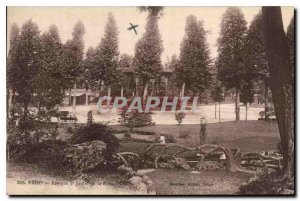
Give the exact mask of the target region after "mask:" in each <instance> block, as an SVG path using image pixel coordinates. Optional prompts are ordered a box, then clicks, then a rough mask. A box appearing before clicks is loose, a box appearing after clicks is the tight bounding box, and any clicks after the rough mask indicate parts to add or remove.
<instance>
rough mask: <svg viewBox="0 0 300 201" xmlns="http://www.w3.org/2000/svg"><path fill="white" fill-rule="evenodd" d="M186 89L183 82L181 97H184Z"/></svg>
mask: <svg viewBox="0 0 300 201" xmlns="http://www.w3.org/2000/svg"><path fill="white" fill-rule="evenodd" d="M184 90H185V82H184V83H182V87H181V98H182V97H184Z"/></svg>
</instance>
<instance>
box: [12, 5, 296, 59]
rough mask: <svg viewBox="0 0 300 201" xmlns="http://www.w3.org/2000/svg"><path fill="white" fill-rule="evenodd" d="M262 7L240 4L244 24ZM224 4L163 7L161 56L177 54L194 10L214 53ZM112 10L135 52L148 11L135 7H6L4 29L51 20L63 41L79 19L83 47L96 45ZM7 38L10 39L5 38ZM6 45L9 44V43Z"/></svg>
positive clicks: (126, 49) (287, 13)
mask: <svg viewBox="0 0 300 201" xmlns="http://www.w3.org/2000/svg"><path fill="white" fill-rule="evenodd" d="M260 9H261V7H241V10H242V12H243V14H244V15H245V19H246V21H247V23H248V24H247V26H248V27H249V24H250V22H251V21H252V20H253V17H254V16H255V15H256V14H257V13H258V12H259V10H260ZM225 10H226V7H165V9H164V15H163V16H162V17H161V19H160V20H159V28H160V33H161V35H162V39H163V46H164V51H163V53H162V60H163V62H165V61H166V60H167V57H169V58H171V56H172V55H173V54H177V55H179V50H180V43H181V41H182V38H183V36H184V27H185V22H186V17H187V16H188V15H190V14H193V15H195V16H196V17H197V19H198V20H203V21H204V27H205V29H206V30H207V31H208V35H207V42H208V44H209V47H210V52H211V56H212V57H213V58H215V57H216V56H217V45H216V44H217V38H218V37H219V30H220V26H219V25H220V22H221V17H222V14H223V13H224V12H225ZM109 12H112V13H113V14H114V16H115V19H116V21H117V26H118V28H119V41H120V44H119V48H120V53H121V54H123V53H127V54H129V55H134V48H135V44H136V42H137V41H138V39H139V38H140V37H141V36H142V34H143V33H144V31H145V28H144V25H145V23H146V17H147V14H146V13H145V12H144V13H143V12H140V11H139V10H138V9H137V7H8V11H7V26H8V27H7V28H8V29H7V31H8V36H9V32H10V28H11V25H12V24H13V22H15V23H17V25H18V26H19V27H21V26H22V24H23V23H24V22H25V21H27V20H28V19H30V18H31V19H32V20H33V21H34V22H36V23H37V24H38V26H39V30H40V31H41V33H43V32H44V31H46V30H48V28H49V26H50V25H51V24H55V25H56V26H57V27H58V30H59V34H60V37H61V39H62V42H63V43H65V42H66V41H67V40H68V39H71V38H72V31H73V27H74V25H75V23H76V22H77V21H78V20H79V19H80V20H81V21H82V22H83V23H84V26H85V29H86V34H85V35H84V43H85V51H86V50H87V49H88V48H89V47H96V46H97V45H98V44H99V42H100V40H101V38H102V37H103V35H104V27H105V23H106V21H107V17H108V13H109ZM293 12H294V9H293V7H282V15H283V24H284V28H285V30H286V29H287V26H288V24H289V22H290V20H291V18H292V16H293ZM129 23H132V24H134V25H135V24H138V25H139V27H138V28H137V32H138V34H137V35H135V33H134V32H133V31H128V30H127V28H128V27H129ZM8 42H9V40H8ZM8 47H9V46H8Z"/></svg>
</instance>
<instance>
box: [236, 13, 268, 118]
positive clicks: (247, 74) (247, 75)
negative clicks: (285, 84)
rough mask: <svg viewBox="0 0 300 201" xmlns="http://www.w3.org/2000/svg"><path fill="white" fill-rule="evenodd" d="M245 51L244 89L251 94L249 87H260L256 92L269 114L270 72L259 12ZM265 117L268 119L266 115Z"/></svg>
mask: <svg viewBox="0 0 300 201" xmlns="http://www.w3.org/2000/svg"><path fill="white" fill-rule="evenodd" d="M245 51H246V57H245V65H244V69H243V78H244V79H245V81H243V83H244V84H246V86H245V87H243V86H242V88H244V89H246V91H248V92H250V91H252V90H250V88H249V87H254V85H255V86H258V88H257V90H256V91H257V93H258V94H261V95H262V96H264V102H265V113H267V110H268V106H267V103H268V94H269V93H268V92H269V87H268V82H269V81H268V77H269V71H268V62H267V60H266V48H265V38H264V33H263V19H262V12H259V13H258V14H257V15H256V16H255V17H254V19H253V21H252V22H251V24H250V27H249V30H248V31H247V36H246V41H245ZM246 93H247V92H246ZM251 93H252V92H251ZM251 93H250V94H251ZM249 100H250V99H249ZM265 117H266V118H267V116H266V115H265Z"/></svg>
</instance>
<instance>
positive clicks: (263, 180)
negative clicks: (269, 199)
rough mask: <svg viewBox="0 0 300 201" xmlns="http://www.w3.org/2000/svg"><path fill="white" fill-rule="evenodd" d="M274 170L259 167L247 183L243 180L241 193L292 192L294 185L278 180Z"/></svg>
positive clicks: (272, 193)
mask: <svg viewBox="0 0 300 201" xmlns="http://www.w3.org/2000/svg"><path fill="white" fill-rule="evenodd" d="M278 178H279V175H278V173H277V172H276V171H274V170H271V169H267V168H265V169H261V170H259V171H258V172H257V174H256V175H255V176H254V177H252V178H251V179H250V180H249V181H248V182H247V183H246V182H244V183H243V184H242V185H241V186H240V187H239V190H240V193H241V194H248V195H262V194H267V195H275V194H284V193H293V192H294V187H293V186H289V185H286V184H285V183H284V182H282V181H280V180H279V179H278Z"/></svg>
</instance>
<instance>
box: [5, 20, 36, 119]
mask: <svg viewBox="0 0 300 201" xmlns="http://www.w3.org/2000/svg"><path fill="white" fill-rule="evenodd" d="M15 32H17V28H16V27H15ZM16 35H17V34H14V35H13V36H16ZM16 37H17V36H16ZM17 38H18V37H17ZM16 42H17V43H16V44H17V45H16V46H15V47H14V48H16V49H15V50H13V49H14V48H13V49H12V50H11V55H12V52H14V51H15V52H14V54H15V55H16V56H15V57H14V58H13V57H12V58H11V61H10V62H11V63H10V64H9V65H11V66H10V70H9V71H10V73H9V74H10V76H9V82H10V86H11V87H12V89H13V90H14V91H15V93H16V94H18V95H17V97H16V102H19V103H21V104H22V106H23V108H24V112H23V116H24V118H27V115H28V107H29V104H30V103H31V101H32V98H33V94H34V93H35V92H36V89H35V88H34V84H33V83H34V82H33V80H34V78H35V77H36V75H37V73H38V70H39V67H40V52H41V42H40V31H39V28H38V25H37V24H36V23H34V22H32V20H28V21H26V22H25V23H24V24H23V25H22V28H21V35H20V37H19V40H18V41H16Z"/></svg>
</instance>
